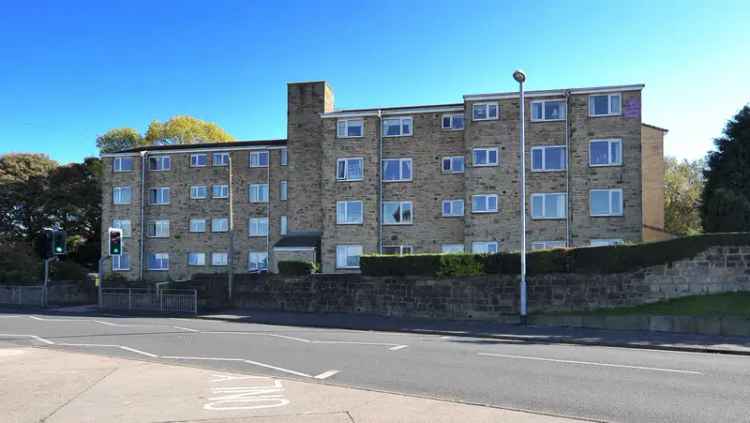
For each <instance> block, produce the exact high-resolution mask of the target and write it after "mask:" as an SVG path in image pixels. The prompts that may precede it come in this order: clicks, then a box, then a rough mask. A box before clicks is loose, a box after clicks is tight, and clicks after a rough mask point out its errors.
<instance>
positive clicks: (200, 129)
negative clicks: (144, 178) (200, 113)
mask: <svg viewBox="0 0 750 423" xmlns="http://www.w3.org/2000/svg"><path fill="white" fill-rule="evenodd" d="M145 140H146V142H147V143H148V144H154V143H165V144H198V143H205V142H226V141H232V140H234V137H233V136H232V135H230V134H229V133H227V132H226V131H224V130H223V129H221V128H220V127H219V126H218V125H216V124H215V123H213V122H206V121H203V120H200V119H196V118H194V117H192V116H174V117H172V118H170V119H169V120H168V121H166V122H164V123H161V122H159V121H156V120H155V121H153V122H151V124H149V125H148V130H146V136H145Z"/></svg>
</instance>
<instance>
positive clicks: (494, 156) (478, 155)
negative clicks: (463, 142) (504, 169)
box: [472, 147, 500, 166]
mask: <svg viewBox="0 0 750 423" xmlns="http://www.w3.org/2000/svg"><path fill="white" fill-rule="evenodd" d="M472 153H473V157H474V166H497V162H498V158H499V156H500V154H499V151H498V149H497V147H493V148H475V149H474V150H472Z"/></svg>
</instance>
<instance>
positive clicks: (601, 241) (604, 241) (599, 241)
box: [591, 238, 625, 247]
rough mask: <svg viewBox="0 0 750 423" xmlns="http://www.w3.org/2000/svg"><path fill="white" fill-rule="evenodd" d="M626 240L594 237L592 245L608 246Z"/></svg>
mask: <svg viewBox="0 0 750 423" xmlns="http://www.w3.org/2000/svg"><path fill="white" fill-rule="evenodd" d="M624 243H625V242H624V241H623V240H622V239H619V238H613V239H592V240H591V246H592V247H607V246H610V245H622V244H624Z"/></svg>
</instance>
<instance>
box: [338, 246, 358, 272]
mask: <svg viewBox="0 0 750 423" xmlns="http://www.w3.org/2000/svg"><path fill="white" fill-rule="evenodd" d="M361 255H362V246H361V245H337V246H336V268H337V269H359V257H360V256H361Z"/></svg>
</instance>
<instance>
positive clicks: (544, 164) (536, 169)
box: [529, 145, 568, 172]
mask: <svg viewBox="0 0 750 423" xmlns="http://www.w3.org/2000/svg"><path fill="white" fill-rule="evenodd" d="M553 148H559V149H561V150H562V157H563V167H562V168H560V169H550V168H549V167H547V150H551V149H553ZM535 151H541V152H542V167H541V168H539V167H534V152H535ZM529 159H530V160H529V161H530V162H531V171H532V172H564V171H565V170H566V169H567V168H568V151H567V147H565V146H564V145H541V146H538V147H531V151H530V152H529Z"/></svg>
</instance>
